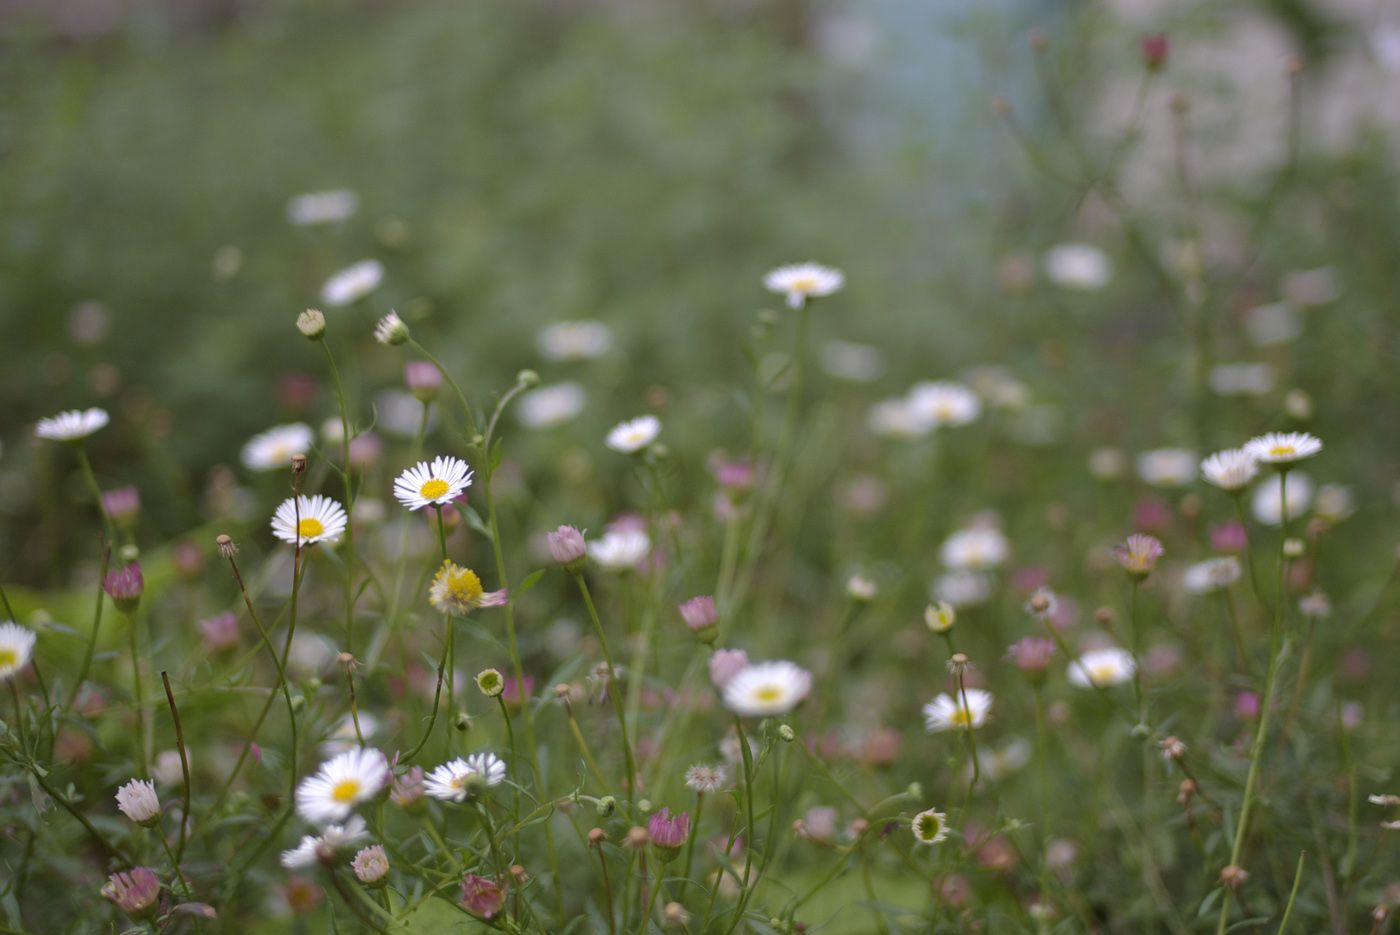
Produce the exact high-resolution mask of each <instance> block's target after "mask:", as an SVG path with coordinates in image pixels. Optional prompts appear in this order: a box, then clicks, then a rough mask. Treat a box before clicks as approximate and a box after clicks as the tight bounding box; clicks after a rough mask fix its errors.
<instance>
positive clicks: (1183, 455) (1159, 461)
mask: <svg viewBox="0 0 1400 935" xmlns="http://www.w3.org/2000/svg"><path fill="white" fill-rule="evenodd" d="M1196 464H1197V461H1196V453H1195V452H1194V451H1187V450H1186V449H1185V448H1158V449H1157V450H1155V451H1144V452H1143V453H1142V454H1140V455H1138V458H1137V472H1138V477H1141V478H1142V479H1143V480H1145V481H1147V482H1148V483H1149V484H1151V485H1152V486H1153V487H1185V486H1186V485H1187V484H1189V483H1191V482H1192V481H1193V480H1195V479H1196Z"/></svg>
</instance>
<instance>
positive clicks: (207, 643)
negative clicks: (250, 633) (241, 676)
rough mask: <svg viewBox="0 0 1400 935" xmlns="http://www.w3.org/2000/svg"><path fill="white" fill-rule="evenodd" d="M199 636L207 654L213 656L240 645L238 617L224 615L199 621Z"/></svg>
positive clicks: (230, 614) (229, 614) (228, 614)
mask: <svg viewBox="0 0 1400 935" xmlns="http://www.w3.org/2000/svg"><path fill="white" fill-rule="evenodd" d="M199 635H200V637H201V638H202V645H203V647H204V651H205V653H207V654H209V655H213V654H214V653H218V652H222V651H223V650H225V649H232V648H233V647H235V646H237V645H238V617H236V616H235V615H234V614H232V613H222V614H219V615H218V616H215V617H208V618H206V619H204V620H201V621H199Z"/></svg>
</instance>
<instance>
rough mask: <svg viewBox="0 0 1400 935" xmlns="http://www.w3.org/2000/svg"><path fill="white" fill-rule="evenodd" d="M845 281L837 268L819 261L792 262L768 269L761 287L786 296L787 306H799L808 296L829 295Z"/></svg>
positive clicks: (804, 302)
mask: <svg viewBox="0 0 1400 935" xmlns="http://www.w3.org/2000/svg"><path fill="white" fill-rule="evenodd" d="M845 283H846V277H845V275H844V274H843V273H842V272H841V271H840V270H839V269H832V268H831V267H829V266H822V265H821V264H820V263H794V264H791V265H789V266H779V267H778V268H776V269H772V270H769V271H768V273H767V275H765V276H764V277H763V287H764V288H765V289H767V290H768V291H769V292H777V293H779V294H785V295H786V296H787V304H788V308H801V307H802V306H803V305H805V304H806V303H807V300H808V299H809V298H817V297H820V296H824V295H831V294H832V293H833V292H835V291H837V290H838V289H840V288H841V287H842V286H843V285H845Z"/></svg>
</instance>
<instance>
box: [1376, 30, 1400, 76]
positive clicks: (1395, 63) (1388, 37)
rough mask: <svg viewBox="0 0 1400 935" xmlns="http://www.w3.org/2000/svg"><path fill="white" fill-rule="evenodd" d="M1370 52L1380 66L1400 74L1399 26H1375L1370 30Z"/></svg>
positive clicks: (1394, 73) (1392, 72)
mask: <svg viewBox="0 0 1400 935" xmlns="http://www.w3.org/2000/svg"><path fill="white" fill-rule="evenodd" d="M1371 53H1372V54H1373V55H1375V57H1376V63H1377V64H1378V65H1380V66H1381V68H1384V69H1385V70H1386V71H1388V72H1390V73H1391V74H1393V75H1400V26H1392V25H1389V24H1387V25H1383V26H1377V27H1376V28H1375V30H1373V31H1372V32H1371Z"/></svg>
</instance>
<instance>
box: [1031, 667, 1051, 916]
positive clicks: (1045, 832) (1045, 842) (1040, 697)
mask: <svg viewBox="0 0 1400 935" xmlns="http://www.w3.org/2000/svg"><path fill="white" fill-rule="evenodd" d="M1032 690H1033V691H1034V693H1035V759H1036V773H1037V776H1036V779H1037V780H1038V782H1039V785H1040V908H1041V913H1040V926H1039V927H1040V935H1048V933H1049V931H1050V912H1049V909H1050V860H1049V854H1050V778H1049V769H1048V766H1047V760H1048V759H1049V757H1048V754H1047V751H1046V747H1047V746H1048V745H1049V743H1050V735H1049V732H1048V731H1046V729H1045V692H1044V689H1043V688H1042V686H1041V684H1040V683H1039V682H1037V683H1036V684H1035V685H1033V686H1032Z"/></svg>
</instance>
